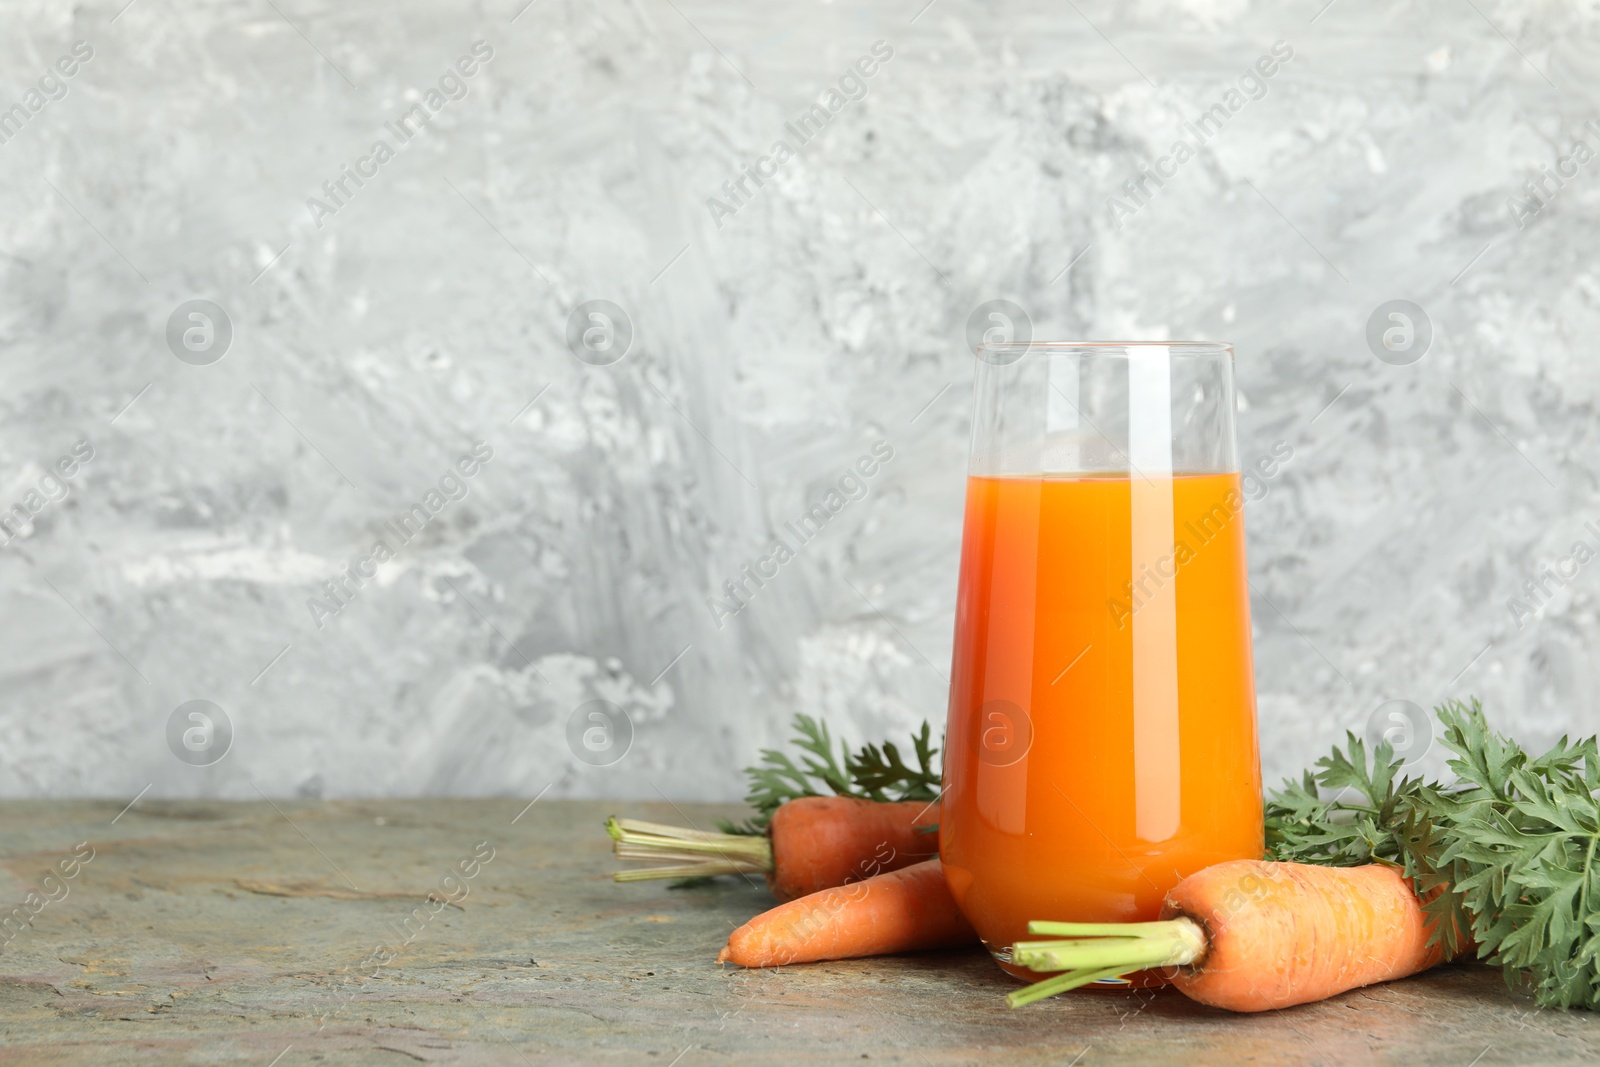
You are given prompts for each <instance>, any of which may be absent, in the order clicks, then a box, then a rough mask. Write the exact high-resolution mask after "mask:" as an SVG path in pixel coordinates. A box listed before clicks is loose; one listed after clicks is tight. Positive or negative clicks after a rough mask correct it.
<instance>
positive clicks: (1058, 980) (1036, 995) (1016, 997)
mask: <svg viewBox="0 0 1600 1067" xmlns="http://www.w3.org/2000/svg"><path fill="white" fill-rule="evenodd" d="M1121 973H1122V969H1121V968H1119V967H1102V968H1100V969H1099V970H1090V969H1084V970H1078V971H1068V972H1067V973H1066V974H1058V975H1056V976H1055V977H1054V978H1046V979H1045V980H1044V981H1042V982H1035V983H1033V985H1030V986H1024V987H1022V988H1021V989H1019V990H1017V991H1016V992H1015V993H1008V994H1006V1006H1007V1007H1009V1008H1020V1007H1022V1006H1023V1005H1025V1004H1032V1003H1033V1002H1034V1001H1036V1000H1043V999H1044V998H1045V997H1053V996H1055V995H1056V994H1057V993H1065V992H1067V991H1068V990H1069V989H1077V988H1078V987H1079V986H1085V985H1088V984H1089V983H1090V982H1098V981H1100V980H1101V979H1102V978H1116V977H1117V976H1118V975H1120V974H1121Z"/></svg>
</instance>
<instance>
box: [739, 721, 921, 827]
mask: <svg viewBox="0 0 1600 1067" xmlns="http://www.w3.org/2000/svg"><path fill="white" fill-rule="evenodd" d="M794 732H795V736H794V737H793V738H791V739H790V744H791V745H793V746H794V747H795V748H796V749H798V750H799V763H796V762H795V761H794V760H793V759H791V758H790V757H789V755H788V753H786V752H782V751H780V750H778V749H773V748H766V749H762V750H761V762H760V763H759V764H757V765H756V766H754V767H746V768H745V772H744V773H745V775H746V777H748V778H749V779H750V791H749V793H748V794H747V795H746V796H745V803H747V804H749V805H750V806H751V807H752V808H754V809H755V810H756V814H755V817H754V818H751V819H747V820H746V821H745V822H743V823H740V824H738V825H727V824H724V825H723V827H722V829H723V830H724V831H726V832H728V833H746V834H759V833H762V832H764V831H765V830H766V828H767V823H769V822H770V821H771V820H772V813H773V812H775V811H777V810H778V806H779V805H780V804H782V803H783V802H784V801H786V800H793V799H795V798H796V797H815V796H826V795H828V794H829V793H832V794H834V795H836V796H841V797H859V798H861V799H863V800H878V801H893V800H928V801H932V800H935V799H937V798H938V796H939V768H938V766H937V765H935V763H934V756H935V755H937V754H938V752H939V750H938V749H937V748H935V747H934V746H933V743H932V740H931V731H930V729H929V727H928V724H927V723H926V722H924V723H923V724H922V729H921V731H920V732H918V733H916V734H914V735H912V738H911V753H910V755H911V758H912V759H913V760H915V763H916V765H915V766H912V765H911V764H909V763H907V762H906V760H905V757H904V756H902V755H901V751H900V749H899V748H898V747H896V746H895V744H894V743H893V742H890V741H885V742H884V743H883V745H882V746H879V745H873V744H868V745H863V746H862V747H861V749H860V751H858V752H851V751H850V747H849V746H848V745H846V744H845V743H844V742H843V741H840V742H838V747H837V755H836V754H835V752H836V750H835V742H834V739H833V735H832V734H831V733H829V732H828V727H827V724H825V723H822V722H819V721H818V720H816V719H813V718H812V717H811V716H809V715H796V716H795V717H794ZM824 790H826V792H824Z"/></svg>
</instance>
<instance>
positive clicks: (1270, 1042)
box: [0, 799, 1600, 1067]
mask: <svg viewBox="0 0 1600 1067" xmlns="http://www.w3.org/2000/svg"><path fill="white" fill-rule="evenodd" d="M526 803H527V801H526V800H515V799H504V800H474V801H463V800H407V801H395V800H385V801H350V802H341V803H325V802H316V803H308V802H287V801H279V802H277V803H276V804H275V805H274V804H269V803H256V804H222V803H206V802H198V803H197V802H184V803H169V802H159V801H152V800H141V801H139V802H138V803H136V804H135V805H134V806H133V807H132V808H130V809H129V810H128V811H126V812H125V813H123V814H121V815H120V816H119V814H118V810H119V808H120V807H121V805H119V804H112V803H105V802H86V801H82V802H80V801H75V802H59V801H37V802H10V803H6V804H4V805H0V890H3V898H4V900H5V901H6V902H7V904H6V908H7V912H8V913H9V911H10V909H11V908H12V907H14V906H17V905H23V904H24V902H25V901H26V900H27V895H28V893H29V891H30V888H33V889H41V890H47V891H48V895H50V896H53V897H56V898H58V899H56V900H54V901H52V902H49V903H46V904H44V906H43V907H42V909H41V910H39V911H38V914H37V915H36V917H35V918H34V921H33V923H32V925H31V926H29V927H27V928H25V929H21V930H20V932H15V927H11V928H6V929H5V930H4V932H0V939H3V938H5V937H7V936H10V940H9V941H7V942H5V943H4V944H3V945H0V1063H4V1064H68V1063H74V1064H76V1063H93V1064H96V1065H97V1067H109V1065H117V1064H141V1065H142V1064H158V1063H159V1064H171V1063H195V1064H200V1063H204V1064H233V1063H238V1064H260V1065H262V1067H266V1065H268V1064H274V1063H275V1064H277V1065H278V1067H296V1065H300V1064H311V1063H317V1064H403V1063H409V1062H421V1063H463V1064H464V1063H472V1064H555V1063H575V1062H585V1063H630V1064H637V1063H647V1064H659V1065H661V1067H668V1065H674V1064H675V1065H677V1067H700V1065H705V1064H746V1063H775V1064H776V1063H846V1062H849V1063H856V1064H859V1063H871V1062H880V1063H881V1062H889V1063H904V1064H957V1063H974V1062H978V1061H981V1060H989V1059H993V1060H997V1061H1003V1062H1006V1063H1011V1064H1021V1063H1030V1064H1031V1063H1040V1064H1044V1063H1050V1064H1067V1063H1078V1064H1083V1065H1093V1064H1153V1063H1189V1064H1211V1063H1215V1064H1230V1065H1231V1064H1240V1063H1295V1064H1336V1063H1337V1064H1369V1063H1392V1064H1404V1065H1407V1067H1422V1065H1444V1067H1468V1065H1477V1067H1490V1065H1494V1064H1509V1063H1519V1064H1520V1063H1574V1064H1576V1063H1589V1064H1592V1063H1595V1062H1597V1061H1600V1017H1596V1016H1591V1015H1589V1014H1586V1013H1576V1012H1574V1013H1559V1012H1545V1011H1534V1010H1533V1009H1532V1005H1531V1003H1530V1002H1529V1001H1528V1000H1527V999H1526V998H1524V997H1520V996H1515V995H1512V994H1510V993H1508V992H1506V990H1505V989H1504V987H1503V986H1502V985H1501V983H1500V980H1499V978H1498V976H1497V975H1495V974H1494V973H1492V972H1490V971H1488V970H1486V969H1484V968H1481V967H1478V966H1476V965H1465V966H1458V967H1451V968H1445V969H1442V970H1440V971H1438V972H1435V973H1434V974H1431V975H1428V976H1424V977H1421V978H1416V979H1412V980H1410V981H1406V982H1402V983H1399V984H1396V985H1391V986H1382V987H1378V988H1374V989H1369V990H1366V991H1363V992H1357V993H1354V994H1350V995H1347V996H1344V997H1340V998H1338V999H1336V1000H1333V1001H1331V1002H1328V1003H1324V1004H1318V1005H1312V1006H1308V1007H1304V1008H1298V1009H1294V1010H1292V1011H1285V1012H1275V1013H1271V1014H1267V1015H1263V1016H1251V1017H1243V1016H1233V1015H1227V1014H1224V1013H1222V1012H1215V1011H1211V1010H1209V1009H1205V1008H1201V1007H1198V1006H1196V1005H1194V1004H1191V1003H1189V1002H1188V1001H1186V1000H1185V999H1184V998H1183V997H1181V996H1179V995H1177V994H1174V993H1170V992H1167V993H1162V994H1158V995H1153V996H1152V995H1149V994H1146V995H1144V996H1142V997H1141V996H1136V995H1133V994H1100V995H1095V994H1088V995H1078V996H1072V997H1067V998H1060V999H1057V1000H1056V1001H1053V1002H1049V1003H1046V1004H1043V1005H1039V1006H1037V1007H1035V1008H1032V1009H1029V1010H1025V1011H1019V1012H1011V1011H1008V1010H1007V1009H1006V1008H1005V1006H1004V1004H1003V1003H1002V1000H1001V997H1002V994H1003V993H1005V992H1006V990H1008V989H1010V988H1012V985H1011V982H1010V980H1009V979H1007V978H1005V977H1004V976H1003V975H1001V974H1000V973H999V972H998V971H997V970H995V968H994V967H993V966H991V965H990V964H989V962H988V961H987V959H986V958H985V957H984V956H982V955H981V954H979V953H976V952H965V953H952V954H931V955H924V956H915V957H904V958H894V959H876V960H862V961H855V962H848V963H829V964H820V965H813V966H806V967H794V968H789V969H786V970H783V971H779V972H768V973H751V972H740V971H733V970H724V969H722V968H720V967H718V966H717V965H716V964H714V963H713V962H712V957H713V956H714V954H715V952H716V949H717V947H718V945H719V944H720V943H721V941H722V939H723V938H724V936H725V935H726V933H727V931H728V930H729V929H731V928H732V927H733V926H734V925H736V924H737V923H739V922H742V921H743V920H744V919H746V918H747V917H749V916H750V915H751V914H754V913H755V912H756V911H758V910H760V909H761V908H763V907H765V906H766V905H767V904H768V903H769V900H768V897H767V896H766V894H765V892H764V891H763V890H761V889H758V888H755V887H752V886H749V885H743V884H736V883H733V882H727V881H726V880H725V881H724V882H723V883H722V884H718V885H716V886H714V887H710V888H700V889H689V890H669V889H666V888H665V887H663V886H659V885H616V884H613V883H612V882H610V881H609V880H608V879H607V874H608V873H609V872H610V871H611V870H612V868H613V862H612V860H611V858H610V856H609V847H608V846H609V842H608V841H607V840H606V838H605V836H604V833H603V832H602V830H601V825H600V824H601V821H602V819H603V818H604V816H605V815H606V814H607V813H608V812H609V811H610V810H611V808H612V805H609V804H602V803H590V802H570V801H541V802H539V803H536V804H534V805H533V806H532V807H531V808H527V809H526V810H524V806H525V805H526ZM626 810H627V811H628V812H630V813H633V814H636V815H637V816H639V817H641V818H648V819H654V820H659V821H664V822H665V821H679V822H683V821H690V822H693V823H696V824H699V825H702V826H705V825H707V824H709V822H710V820H711V819H713V818H714V817H715V816H717V815H718V814H724V813H731V812H729V811H728V810H727V809H720V808H717V807H713V806H707V805H684V806H683V808H682V809H679V808H678V807H677V806H675V805H670V804H639V803H632V804H629V805H627V809H626ZM114 817H115V822H114V823H113V821H112V820H113V818H114ZM80 842H88V845H89V848H92V849H93V858H92V859H89V860H88V861H87V862H82V861H81V857H83V856H87V855H89V850H88V849H87V848H85V849H78V853H77V855H78V857H80V859H77V860H75V859H74V847H75V846H76V845H78V844H79V843H80ZM481 842H486V843H487V844H480V843H481ZM491 850H492V858H489V857H490V856H491ZM63 861H65V866H64V867H63V866H62V863H63ZM52 869H54V870H55V871H56V872H57V873H56V875H55V877H54V879H53V880H51V881H49V882H48V883H46V882H45V881H44V880H43V878H42V876H43V875H44V873H45V872H46V871H49V870H52ZM63 870H66V871H70V872H72V873H73V877H71V878H63V877H61V873H60V872H61V871H63ZM452 872H454V876H453V878H450V877H448V876H450V875H451V873H452ZM469 874H470V875H471V876H470V877H468V875H469ZM447 879H448V880H447ZM430 893H434V894H436V896H439V895H442V896H445V897H453V898H455V903H453V904H449V905H444V904H438V905H430V904H429V903H428V897H429V894H430ZM63 894H64V895H63ZM41 899H42V896H41ZM435 908H437V912H436V913H435ZM25 911H26V909H25ZM13 933H14V936H11V935H12V934H13ZM375 952H376V954H375ZM1074 1057H1077V1058H1076V1059H1074Z"/></svg>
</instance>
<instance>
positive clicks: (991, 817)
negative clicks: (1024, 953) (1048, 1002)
mask: <svg viewBox="0 0 1600 1067" xmlns="http://www.w3.org/2000/svg"><path fill="white" fill-rule="evenodd" d="M973 412H974V413H973V426H972V447H971V456H970V463H969V467H968V478H967V500H966V518H965V526H964V530H963V536H962V546H961V580H960V587H959V592H958V596H957V604H956V627H955V652H954V656H953V662H952V665H951V679H950V712H949V721H948V724H947V729H946V734H945V760H944V793H943V798H944V802H943V805H942V811H941V814H940V817H939V854H940V856H941V858H942V861H943V865H944V871H945V877H946V879H947V880H948V882H949V884H950V890H951V892H952V894H954V896H955V899H956V901H957V903H958V904H959V905H960V907H961V910H962V912H963V913H964V914H965V915H966V917H967V919H968V920H969V921H970V922H971V923H972V925H973V926H974V927H975V928H976V929H977V931H978V934H979V935H980V936H981V937H982V938H983V941H984V943H985V944H986V945H987V947H988V949H989V951H990V953H991V954H993V956H994V957H995V959H996V960H997V961H999V963H1000V965H1001V966H1002V967H1004V968H1005V969H1006V970H1008V971H1010V972H1011V973H1013V974H1015V975H1018V976H1019V977H1026V978H1033V977H1042V976H1035V975H1032V974H1031V973H1030V972H1028V971H1026V970H1024V969H1023V968H1019V967H1017V966H1015V965H1013V964H1012V963H1010V961H1009V953H1010V946H1011V945H1012V943H1013V942H1014V941H1016V940H1018V939H1025V935H1026V933H1027V924H1028V922H1029V921H1030V920H1033V919H1050V920H1055V921H1061V922H1137V921H1145V920H1151V919H1155V918H1157V912H1158V911H1159V909H1160V906H1161V900H1162V898H1163V897H1164V896H1165V895H1166V892H1167V890H1169V889H1171V888H1172V887H1173V886H1174V885H1175V884H1176V883H1178V882H1179V881H1181V880H1182V879H1183V878H1185V877H1187V876H1188V875H1190V874H1193V873H1194V872H1196V871H1198V870H1201V869H1202V868H1205V867H1209V866H1210V865H1212V864H1214V863H1218V862H1221V861H1223V860H1231V859H1244V858H1250V859H1257V858H1260V856H1261V854H1262V821H1261V820H1262V812H1261V769H1260V761H1259V756H1258V752H1257V744H1256V704H1255V683H1254V679H1253V676H1252V666H1251V653H1250V600H1249V587H1248V583H1247V581H1246V572H1245V539H1244V495H1243V493H1242V490H1241V485H1240V471H1239V463H1238V457H1237V450H1236V445H1235V440H1234V383H1233V348H1232V346H1231V345H1227V344H1216V343H1210V342H1188V341H1186V342H1143V341H1140V342H1098V341H1097V342H1081V343H1080V342H1053V343H1037V342H1036V343H1031V344H985V345H982V346H980V347H979V349H978V362H977V375H976V383H975V390H974V409H973ZM1137 980H1138V981H1139V982H1140V984H1151V983H1153V982H1157V981H1159V978H1158V977H1156V976H1153V975H1145V976H1140V977H1139V978H1138V979H1137Z"/></svg>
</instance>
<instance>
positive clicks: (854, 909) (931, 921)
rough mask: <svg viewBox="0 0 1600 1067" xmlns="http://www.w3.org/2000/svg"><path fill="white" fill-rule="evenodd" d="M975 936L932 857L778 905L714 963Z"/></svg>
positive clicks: (901, 947) (812, 956)
mask: <svg viewBox="0 0 1600 1067" xmlns="http://www.w3.org/2000/svg"><path fill="white" fill-rule="evenodd" d="M780 810H781V809H780ZM977 941H978V935H977V934H976V933H974V932H973V929H972V927H971V926H970V925H969V924H968V923H967V920H966V919H965V917H963V916H962V914H961V912H960V911H959V910H958V909H957V908H956V902H955V898H954V897H952V896H951V895H950V890H949V889H948V888H947V887H946V886H945V882H944V870H943V869H942V868H941V867H940V866H939V861H938V860H936V859H934V860H925V861H923V862H921V863H915V864H912V865H911V866H909V867H903V868H901V869H900V870H897V871H890V872H888V873H886V874H880V875H878V876H876V877H874V878H868V879H867V880H866V881H863V882H854V883H852V884H850V885H846V886H838V887H836V888H833V889H824V890H822V891H821V892H819V893H813V894H811V895H810V896H808V897H801V898H800V899H799V900H791V901H789V902H788V903H787V904H779V905H778V906H777V907H776V908H773V909H772V910H771V911H767V912H763V913H762V914H760V915H757V916H756V917H755V918H754V919H751V920H750V921H749V922H747V923H745V924H744V925H743V926H741V927H739V929H737V930H735V931H734V932H733V934H732V936H730V937H729V938H728V945H727V947H726V948H724V949H723V950H722V951H721V953H719V954H718V955H717V962H718V963H724V962H730V961H731V962H733V963H737V964H738V965H739V966H741V967H782V966H785V965H787V964H791V963H811V962H814V961H816V960H844V959H852V958H854V957H857V956H882V955H887V954H889V953H892V952H916V951H919V950H922V949H932V948H950V947H954V946H957V945H971V944H977Z"/></svg>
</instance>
